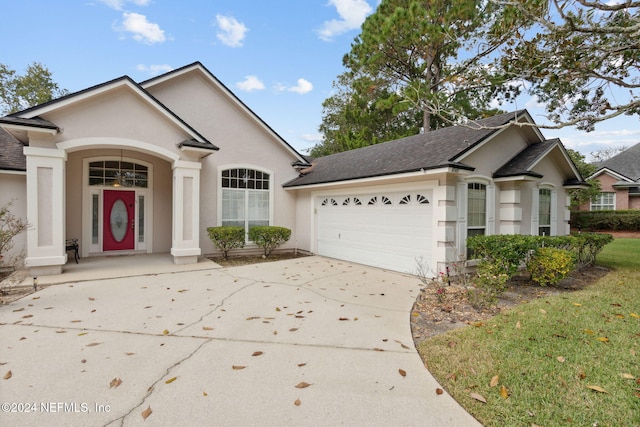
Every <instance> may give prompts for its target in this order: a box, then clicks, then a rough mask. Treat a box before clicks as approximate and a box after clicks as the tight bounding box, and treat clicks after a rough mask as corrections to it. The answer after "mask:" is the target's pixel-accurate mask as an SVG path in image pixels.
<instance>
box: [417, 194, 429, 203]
mask: <svg viewBox="0 0 640 427" xmlns="http://www.w3.org/2000/svg"><path fill="white" fill-rule="evenodd" d="M416 200H417V201H418V203H419V204H421V205H428V204H429V200H427V198H426V197H425V196H423V195H422V194H418V195H417V196H416Z"/></svg>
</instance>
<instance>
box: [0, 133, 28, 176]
mask: <svg viewBox="0 0 640 427" xmlns="http://www.w3.org/2000/svg"><path fill="white" fill-rule="evenodd" d="M23 149H24V145H23V144H22V142H20V141H18V139H16V137H14V136H13V135H11V134H10V133H9V132H7V131H6V130H4V129H2V128H1V127H0V170H11V171H26V170H27V158H26V157H25V156H24V154H23V152H22V151H23Z"/></svg>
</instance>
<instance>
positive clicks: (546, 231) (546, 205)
mask: <svg viewBox="0 0 640 427" xmlns="http://www.w3.org/2000/svg"><path fill="white" fill-rule="evenodd" d="M538 235H539V236H550V235H551V190H549V189H547V188H541V189H540V190H539V191H538Z"/></svg>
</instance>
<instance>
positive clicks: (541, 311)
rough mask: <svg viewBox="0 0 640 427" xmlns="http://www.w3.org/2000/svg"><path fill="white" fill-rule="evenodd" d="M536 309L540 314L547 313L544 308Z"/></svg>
mask: <svg viewBox="0 0 640 427" xmlns="http://www.w3.org/2000/svg"><path fill="white" fill-rule="evenodd" d="M538 311H539V312H540V313H542V314H547V310H545V309H544V308H541V309H539V310H538Z"/></svg>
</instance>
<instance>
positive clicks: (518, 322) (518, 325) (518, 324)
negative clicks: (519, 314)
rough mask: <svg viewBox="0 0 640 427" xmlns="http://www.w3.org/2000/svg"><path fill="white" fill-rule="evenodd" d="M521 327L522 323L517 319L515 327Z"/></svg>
mask: <svg viewBox="0 0 640 427" xmlns="http://www.w3.org/2000/svg"><path fill="white" fill-rule="evenodd" d="M521 327H522V325H521V324H520V321H519V320H518V321H517V322H516V329H520V328H521Z"/></svg>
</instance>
